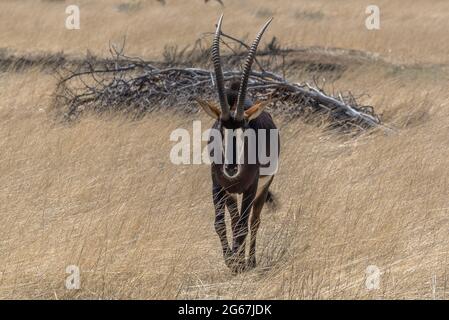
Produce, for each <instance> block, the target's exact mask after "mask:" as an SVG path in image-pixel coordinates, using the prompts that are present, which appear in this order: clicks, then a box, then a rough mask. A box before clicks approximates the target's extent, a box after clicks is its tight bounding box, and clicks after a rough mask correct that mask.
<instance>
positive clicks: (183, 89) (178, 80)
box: [55, 35, 381, 130]
mask: <svg viewBox="0 0 449 320" xmlns="http://www.w3.org/2000/svg"><path fill="white" fill-rule="evenodd" d="M224 38H226V39H227V40H230V41H234V42H235V43H237V45H238V48H237V50H234V49H233V50H232V51H233V53H232V54H231V55H229V56H228V58H227V61H225V63H226V62H227V64H228V65H231V68H227V69H228V70H229V69H231V70H232V69H234V70H232V71H227V72H224V77H225V81H230V80H234V79H240V76H241V71H240V70H236V69H235V68H232V67H233V65H234V66H235V65H236V61H237V60H236V59H234V58H235V56H239V55H240V53H239V48H240V49H241V48H244V47H245V46H246V45H245V43H244V41H242V40H239V39H236V38H234V37H232V36H228V35H224ZM226 45H227V46H228V47H229V48H231V46H229V44H226ZM124 47H125V41H124V42H123V45H122V46H121V47H120V48H117V47H116V46H114V45H110V52H111V56H112V58H111V59H107V60H102V61H98V60H97V59H96V58H95V57H92V56H89V55H88V56H87V57H86V59H85V60H84V62H83V63H82V64H81V65H78V66H77V67H76V68H72V69H66V70H64V71H63V72H62V73H60V79H59V84H58V87H57V92H56V99H55V106H56V107H57V110H58V114H60V115H62V116H63V117H64V118H65V119H67V120H74V119H76V118H78V116H79V115H80V114H81V113H83V112H85V111H88V110H90V111H95V112H111V111H113V112H123V113H128V114H132V115H134V116H141V115H143V114H145V113H147V112H151V111H154V110H158V109H164V108H173V109H175V110H178V111H182V112H196V111H197V110H198V107H197V106H196V104H195V102H194V98H195V97H199V96H201V97H202V98H203V99H215V98H216V97H215V89H214V85H215V84H214V77H213V73H212V71H211V70H212V69H208V68H195V67H188V66H186V64H188V61H190V62H192V61H200V60H201V61H202V62H204V61H209V59H208V55H209V50H208V46H204V45H203V44H202V42H201V41H198V42H197V43H196V44H195V47H194V48H193V49H191V50H187V49H184V50H181V51H178V50H177V48H167V49H166V53H165V54H164V62H162V63H155V62H149V61H144V60H142V59H140V58H136V57H129V56H126V55H125V54H124ZM231 49H232V48H231ZM270 52H271V55H272V56H273V57H278V56H281V57H284V56H285V55H286V54H288V53H289V52H290V51H289V50H287V49H280V47H279V46H278V45H277V44H276V42H275V38H273V41H272V42H271V43H269V44H268V45H267V48H266V50H261V55H264V56H266V55H270ZM180 60H184V61H183V62H182V63H177V62H179V61H180ZM268 61H270V60H268ZM256 64H257V65H258V66H259V69H260V71H252V72H251V75H250V79H249V85H248V92H249V94H250V95H251V96H253V98H254V99H258V100H265V99H268V97H271V99H272V102H271V104H270V106H269V108H270V109H271V110H270V111H271V112H272V113H274V114H276V113H283V114H284V115H286V116H288V117H290V118H296V117H300V116H304V117H306V116H309V115H317V114H320V115H323V116H325V117H327V118H328V120H329V122H328V123H329V126H330V127H331V128H339V129H343V130H353V129H358V130H365V129H368V128H373V127H376V126H380V125H381V120H380V118H379V116H378V115H376V113H375V112H374V110H373V108H372V107H371V106H362V105H359V103H358V102H357V99H356V98H355V97H354V96H353V95H352V94H351V93H346V94H343V93H337V94H332V95H331V94H328V93H326V92H325V91H324V90H323V89H322V87H321V88H320V86H319V85H318V84H317V83H316V81H315V82H314V83H313V85H312V84H310V83H307V82H304V83H295V82H290V81H289V80H287V79H286V78H285V76H284V75H279V74H277V73H274V72H270V71H267V69H268V68H266V67H263V66H262V65H261V63H260V62H259V61H257V62H256ZM269 64H270V63H268V65H269Z"/></svg>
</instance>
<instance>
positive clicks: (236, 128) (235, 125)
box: [196, 15, 272, 178]
mask: <svg viewBox="0 0 449 320" xmlns="http://www.w3.org/2000/svg"><path fill="white" fill-rule="evenodd" d="M271 20H272V19H270V20H268V21H267V22H266V23H265V25H264V26H263V27H262V28H261V30H260V31H259V33H258V34H257V36H256V38H255V39H254V41H253V43H252V45H251V47H250V49H249V51H248V56H247V58H246V61H245V64H244V66H243V73H242V76H241V79H240V85H239V88H238V95H237V99H233V100H234V101H235V102H234V105H232V106H230V105H229V101H228V97H227V95H226V92H225V86H224V76H223V70H222V66H221V59H220V35H221V24H222V21H223V15H221V16H220V19H219V20H218V22H217V28H216V30H215V36H214V40H213V42H212V50H211V54H212V61H213V65H214V72H215V83H216V86H217V93H218V100H219V104H217V103H215V102H212V101H205V100H201V99H196V101H197V102H198V104H199V105H200V106H201V107H202V108H203V110H204V111H205V112H206V113H207V114H208V115H209V116H210V117H212V118H213V119H215V120H216V121H217V122H216V125H215V127H216V128H217V129H219V130H220V132H221V135H222V137H223V138H224V139H223V150H224V154H225V158H226V160H225V162H224V165H223V172H224V174H225V175H226V176H227V177H228V178H236V177H237V176H238V175H239V173H240V167H241V166H240V165H239V164H238V163H239V161H238V159H236V154H237V152H233V158H232V159H227V156H226V154H228V153H227V152H226V151H227V150H228V149H229V148H231V147H232V149H233V150H236V149H237V148H238V147H236V145H239V144H238V142H237V141H236V140H238V139H239V137H242V136H243V133H244V131H245V130H247V129H248V128H249V122H250V121H251V120H254V119H256V118H257V117H258V116H259V115H260V114H261V113H262V111H263V109H264V107H265V106H266V104H267V103H266V102H256V103H254V104H253V105H252V106H247V108H245V98H246V92H247V87H248V79H249V75H250V72H251V66H252V64H253V62H254V59H255V56H256V51H257V46H258V45H259V42H260V40H261V38H262V35H263V33H264V32H265V30H266V29H267V28H268V26H269V24H270V23H271ZM228 137H230V138H228ZM230 143H232V146H231V145H230Z"/></svg>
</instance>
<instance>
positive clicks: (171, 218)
mask: <svg viewBox="0 0 449 320" xmlns="http://www.w3.org/2000/svg"><path fill="white" fill-rule="evenodd" d="M224 1H225V3H226V8H225V9H224V12H225V20H226V21H225V30H226V31H227V32H229V33H232V34H236V35H239V36H244V35H245V34H247V33H249V34H250V35H252V34H253V33H255V31H256V30H257V28H259V26H260V24H261V23H262V22H263V20H265V19H266V16H268V15H274V17H275V22H274V23H273V26H272V29H270V31H269V36H268V37H267V38H269V37H270V36H272V35H276V36H277V37H278V38H279V39H280V40H281V42H282V43H285V44H288V45H290V46H320V47H324V48H329V47H338V48H345V49H357V50H362V51H365V52H371V53H372V55H373V57H372V58H370V59H366V60H363V61H362V62H360V61H359V62H357V63H355V62H354V63H351V59H348V58H345V57H344V56H342V55H344V54H342V53H338V51H335V50H321V51H322V52H324V54H327V56H328V59H330V60H332V59H336V60H338V59H343V60H344V61H345V62H344V64H345V69H344V71H343V72H342V74H341V75H339V77H337V78H336V79H335V81H333V83H332V84H329V86H330V85H332V86H334V87H335V88H336V89H342V90H351V91H352V92H354V93H355V94H362V93H366V94H368V95H366V96H363V97H361V100H362V102H363V103H365V104H371V105H374V106H375V107H376V110H377V111H378V112H380V113H382V114H383V119H384V121H385V122H386V123H387V124H388V125H390V126H394V127H395V128H397V132H396V133H386V132H384V131H383V130H374V131H372V132H369V133H366V134H362V135H360V136H357V137H352V138H351V137H342V136H341V135H339V134H337V133H330V132H326V131H324V130H323V128H322V126H320V125H312V124H306V123H304V122H302V121H301V120H295V121H291V122H288V121H284V120H283V119H277V123H278V124H279V126H280V128H281V135H282V141H283V143H282V157H281V167H280V171H279V173H278V175H277V176H276V178H275V180H274V183H273V185H272V186H273V187H272V190H273V192H274V193H275V194H276V196H277V197H278V199H279V202H280V205H279V206H278V207H277V208H276V209H273V210H269V209H267V208H266V209H264V212H263V213H262V226H261V229H260V231H259V237H258V260H259V266H258V267H257V268H256V269H255V270H254V271H251V272H247V273H243V274H240V275H237V276H235V275H232V274H231V273H230V272H229V270H228V269H227V267H226V266H225V264H224V263H223V259H222V256H221V251H220V244H219V241H218V237H217V236H216V234H215V231H214V228H213V206H212V201H211V182H210V178H209V168H208V167H207V166H205V165H185V166H176V165H173V164H171V162H170V161H169V152H170V149H171V147H172V145H173V143H172V142H170V141H169V135H170V132H171V131H172V130H173V129H176V128H179V127H183V128H186V129H189V130H191V127H192V120H195V119H198V118H199V119H201V120H203V126H204V128H206V126H207V125H209V124H210V120H209V119H208V118H207V117H206V116H204V115H203V114H201V113H199V114H194V115H188V116H186V115H184V114H171V113H169V112H165V113H163V112H158V113H153V114H149V115H148V116H146V117H144V118H143V119H141V120H139V121H130V120H127V119H124V118H122V117H119V116H113V115H112V116H102V117H100V116H96V115H90V116H86V117H84V118H83V119H82V120H81V121H80V122H78V123H76V124H73V125H66V124H61V123H58V122H55V121H54V119H53V117H52V113H51V110H50V108H49V106H50V105H51V99H52V94H53V90H54V88H55V78H54V76H53V75H52V74H50V73H49V72H48V71H42V70H41V69H39V68H38V67H35V68H29V69H26V70H22V71H20V72H16V71H13V70H12V69H11V68H10V67H8V68H0V70H1V71H0V150H1V153H0V298H49V299H54V298H57V299H63V298H93V299H97V298H102V299H111V298H143V299H148V298H156V299H167V298H178V299H180V298H237V299H241V298H269V299H322V298H335V299H339V298H356V299H367V298H375V299H377V298H382V299H386V298H394V299H403V298H412V299H414V298H425V299H432V298H447V297H448V294H449V289H448V271H449V267H448V266H449V264H448V263H449V261H448V260H449V238H448V230H449V197H448V190H449V178H448V177H449V148H448V147H447V146H448V145H449V134H448V132H449V109H448V101H449V100H448V98H449V91H448V90H447V88H448V85H449V68H448V67H449V64H448V63H449V54H448V52H449V45H447V42H446V41H442V39H444V38H445V36H446V34H447V31H446V30H448V29H449V19H448V17H447V12H448V9H449V3H448V2H447V1H438V0H433V1H400V2H399V1H394V2H393V1H380V0H379V1H376V3H377V4H378V5H379V6H380V8H381V30H380V31H378V32H369V31H367V30H366V29H365V28H364V17H365V13H364V10H365V7H366V5H368V4H371V3H368V1H355V0H352V1H345V2H344V3H343V2H341V1H324V0H320V1H313V2H312V1H305V0H303V1H282V2H281V3H279V2H274V1H273V2H270V1H255V0H251V1H226V0H224ZM79 2H80V4H81V19H82V20H81V30H79V31H67V30H65V29H64V19H65V13H64V9H65V6H66V5H67V4H66V3H65V2H64V1H2V3H0V44H1V45H0V46H1V47H3V48H7V49H8V51H9V52H12V53H14V54H17V55H23V54H31V55H33V54H39V53H47V52H50V53H55V52H60V51H64V53H66V54H68V55H71V56H80V55H82V54H84V53H85V51H86V50H87V49H89V50H90V51H91V52H92V53H94V54H97V55H100V56H103V55H107V44H108V41H109V40H113V41H116V40H117V41H118V40H119V39H121V37H122V36H123V35H124V34H126V35H127V39H128V40H127V41H128V48H129V53H130V54H132V55H140V56H143V57H151V58H157V57H158V56H159V55H160V53H161V52H162V51H163V48H164V45H166V44H175V43H176V44H179V45H180V46H183V45H187V44H190V43H192V42H193V41H194V40H195V39H196V38H198V37H199V36H200V35H201V33H203V32H207V31H211V30H212V29H213V26H214V23H215V19H216V18H217V15H218V13H219V12H220V11H221V8H220V7H219V6H218V5H215V4H213V3H212V4H207V5H205V4H203V1H167V2H168V4H167V5H166V6H161V5H160V4H158V3H157V2H156V1H141V5H140V9H138V10H134V11H133V10H131V11H128V12H123V10H118V9H117V8H118V7H117V5H119V4H120V2H119V1H95V2H94V1H79ZM411 4H413V6H412V5H411ZM376 55H378V56H379V57H380V58H381V59H375V56H376ZM307 76H310V74H309V73H308V72H306V71H304V72H301V71H300V70H299V71H295V72H291V73H290V74H289V77H290V78H292V79H295V80H298V81H303V80H307V79H306V78H304V77H307ZM72 264H73V265H77V266H79V267H80V269H81V289H80V290H67V289H66V288H65V287H64V281H65V278H66V277H67V274H65V269H66V267H67V266H68V265H72ZM369 265H376V266H378V267H379V269H380V271H381V278H380V287H379V289H378V290H371V291H369V290H367V289H366V286H365V280H366V273H365V272H366V268H367V267H368V266H369Z"/></svg>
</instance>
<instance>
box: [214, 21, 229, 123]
mask: <svg viewBox="0 0 449 320" xmlns="http://www.w3.org/2000/svg"><path fill="white" fill-rule="evenodd" d="M222 20H223V14H222V15H221V16H220V19H218V22H217V29H216V30H215V37H214V40H213V42H212V61H213V63H214V71H215V82H216V83H217V91H218V98H219V100H220V107H221V118H222V119H223V120H228V119H229V115H230V111H229V105H228V100H227V99H226V95H225V90H224V78H223V71H222V70H221V60H220V35H221V22H222Z"/></svg>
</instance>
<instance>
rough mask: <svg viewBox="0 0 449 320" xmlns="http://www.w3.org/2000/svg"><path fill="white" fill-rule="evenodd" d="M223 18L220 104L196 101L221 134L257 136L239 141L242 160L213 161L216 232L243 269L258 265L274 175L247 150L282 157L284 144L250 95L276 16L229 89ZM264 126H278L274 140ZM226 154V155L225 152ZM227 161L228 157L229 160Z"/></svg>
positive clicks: (215, 53)
mask: <svg viewBox="0 0 449 320" xmlns="http://www.w3.org/2000/svg"><path fill="white" fill-rule="evenodd" d="M222 18H223V16H221V17H220V19H219V21H218V24H217V29H216V32H215V38H214V41H213V44H212V60H213V62H214V70H215V78H216V85H217V91H218V97H219V102H220V105H219V106H217V105H216V104H214V103H213V102H208V101H203V100H199V99H197V101H198V103H199V104H200V106H201V107H202V108H203V109H204V110H205V111H206V113H207V114H209V115H210V116H211V117H213V118H215V119H216V121H215V123H214V125H213V127H212V128H213V129H215V130H217V131H218V132H220V135H221V136H222V137H224V136H227V135H228V133H229V131H231V132H240V133H248V132H249V131H251V132H254V133H255V135H256V140H255V141H251V139H249V138H247V139H246V138H243V139H241V140H240V141H241V144H242V145H243V149H244V153H243V154H244V157H243V161H241V162H238V161H235V160H236V159H235V157H236V156H235V155H234V158H232V159H230V160H233V161H224V162H216V161H213V162H212V164H211V175H212V195H213V202H214V207H215V230H216V232H217V234H218V236H219V238H220V242H221V245H222V249H223V256H224V258H225V262H226V264H227V265H228V266H229V267H230V268H231V269H232V270H233V271H235V272H238V271H242V270H244V269H246V267H249V268H252V267H255V265H256V235H257V230H258V227H259V224H260V213H261V211H262V208H263V206H264V203H265V201H266V200H267V196H268V195H269V187H270V184H271V182H272V181H273V178H274V173H273V174H271V173H269V174H266V172H262V171H264V170H261V169H263V168H264V167H265V166H267V165H268V166H269V165H270V164H267V163H261V162H260V161H259V158H257V160H256V161H255V162H251V161H249V156H248V154H249V153H250V151H254V150H255V152H256V154H257V155H258V154H259V151H260V150H259V148H260V147H261V146H263V144H265V147H264V148H265V151H266V152H267V154H268V155H269V156H270V155H271V156H272V155H274V156H276V157H278V155H279V148H276V149H275V150H273V147H272V142H273V141H272V140H273V139H276V141H275V142H277V146H278V145H279V136H278V135H277V128H276V125H275V124H274V122H273V119H272V118H271V115H270V114H268V113H267V112H265V111H263V108H264V106H265V104H266V103H264V102H261V103H253V101H251V100H250V99H249V98H247V96H246V90H247V84H248V78H249V73H250V71H251V65H252V63H253V60H254V57H255V54H256V50H257V46H258V43H259V41H260V39H261V37H262V34H263V32H264V31H265V29H266V28H267V27H268V25H269V23H270V22H271V19H270V20H269V21H268V22H267V23H266V24H265V25H264V26H263V28H262V30H261V31H260V32H259V34H258V35H257V37H256V39H255V40H254V42H253V44H252V46H251V48H250V50H249V53H248V57H247V59H246V62H245V65H244V70H243V74H242V79H241V81H240V82H234V83H232V84H231V85H230V87H229V88H228V89H226V90H225V88H224V78H223V73H222V69H221V61H220V54H219V41H220V34H221V23H222ZM263 130H265V131H270V130H275V132H276V136H275V137H274V138H273V136H271V135H269V134H266V135H265V138H266V139H265V141H262V142H260V143H259V139H260V137H259V135H258V133H259V132H260V131H263ZM270 139H271V140H270ZM212 140H213V139H212V138H211V140H209V144H211V143H212ZM235 140H236V139H228V142H227V143H223V149H224V150H227V149H228V148H231V147H232V148H234V147H235V145H237V142H236V141H235ZM225 141H226V139H225ZM229 141H231V142H229ZM223 156H224V157H225V158H226V156H225V155H223ZM226 160H229V159H227V158H226ZM239 194H240V195H242V203H241V208H240V210H239V209H238V203H237V195H239ZM225 208H228V211H229V213H230V216H231V226H232V235H233V237H232V238H233V239H232V245H231V246H229V243H228V239H227V235H226V224H225ZM248 231H250V255H249V259H248V263H246V259H245V247H246V237H247V235H248Z"/></svg>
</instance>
